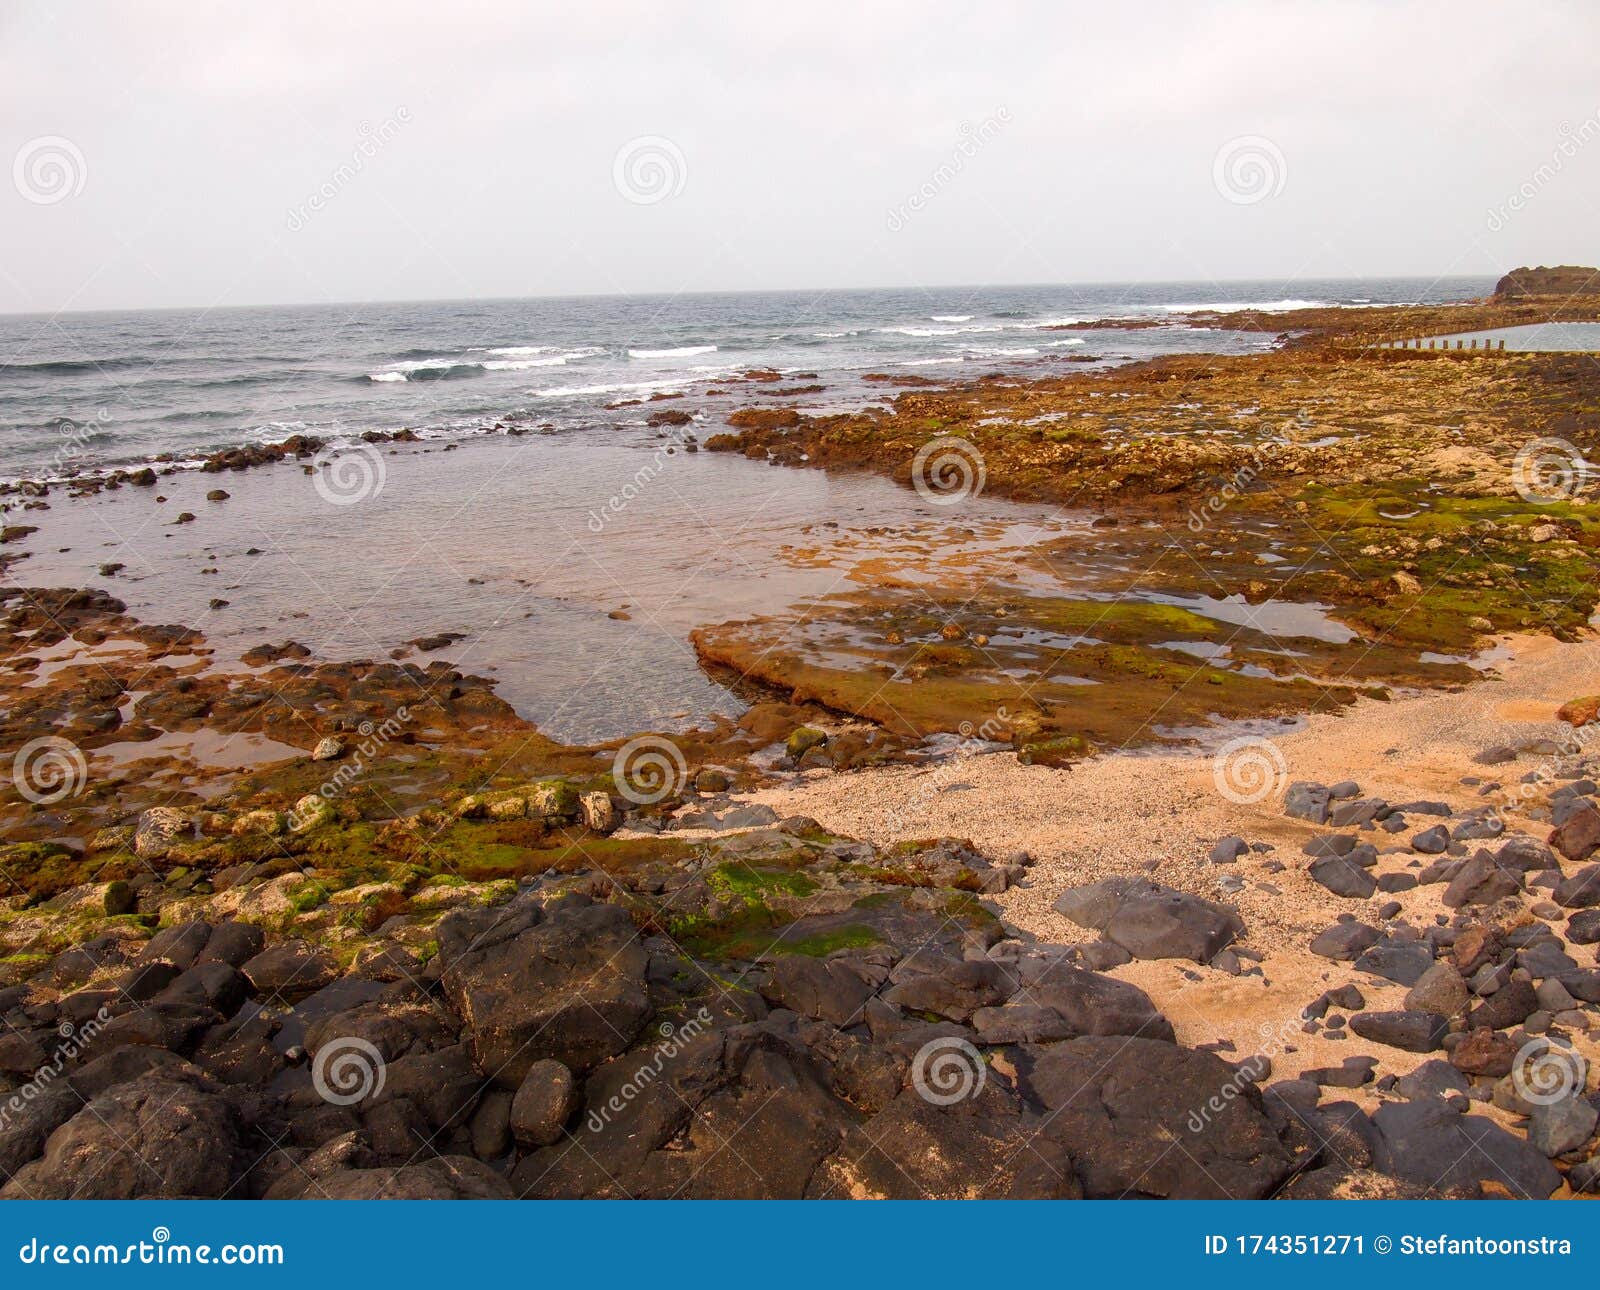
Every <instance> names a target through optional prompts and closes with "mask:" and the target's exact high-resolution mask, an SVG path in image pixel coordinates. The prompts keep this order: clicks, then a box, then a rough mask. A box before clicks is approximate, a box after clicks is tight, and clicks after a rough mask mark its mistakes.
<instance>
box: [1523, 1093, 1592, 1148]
mask: <svg viewBox="0 0 1600 1290" xmlns="http://www.w3.org/2000/svg"><path fill="white" fill-rule="evenodd" d="M1597 1120H1600V1112H1597V1111H1596V1110H1595V1109H1594V1107H1593V1106H1591V1105H1590V1104H1589V1103H1588V1102H1587V1101H1585V1100H1584V1099H1583V1098H1581V1097H1564V1098H1562V1099H1561V1100H1560V1101H1558V1102H1537V1103H1535V1104H1534V1107H1533V1112H1532V1114H1531V1115H1529V1117H1528V1141H1529V1142H1530V1143H1532V1144H1533V1147H1534V1149H1535V1150H1537V1151H1541V1152H1543V1153H1544V1154H1545V1155H1546V1156H1548V1157H1550V1158H1551V1159H1554V1158H1555V1157H1556V1156H1564V1155H1566V1154H1567V1152H1569V1151H1576V1150H1577V1149H1578V1148H1579V1147H1581V1146H1583V1145H1584V1143H1586V1142H1588V1141H1589V1139H1590V1138H1592V1137H1593V1136H1594V1127H1595V1122H1596V1121H1597Z"/></svg>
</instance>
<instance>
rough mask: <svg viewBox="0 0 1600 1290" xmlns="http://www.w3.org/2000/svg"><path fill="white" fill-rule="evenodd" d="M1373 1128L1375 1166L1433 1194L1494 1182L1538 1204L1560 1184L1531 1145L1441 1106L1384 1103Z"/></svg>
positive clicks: (1429, 1102)
mask: <svg viewBox="0 0 1600 1290" xmlns="http://www.w3.org/2000/svg"><path fill="white" fill-rule="evenodd" d="M1372 1123H1373V1126H1374V1127H1375V1128H1376V1129H1377V1133H1378V1139H1377V1143H1376V1147H1375V1150H1374V1152H1373V1163H1374V1165H1375V1166H1376V1167H1377V1168H1378V1169H1379V1170H1381V1171H1383V1172H1384V1173H1387V1174H1392V1175H1394V1176H1395V1177H1396V1178H1401V1179H1404V1180H1406V1181H1407V1182H1413V1183H1417V1184H1419V1185H1420V1186H1422V1187H1425V1188H1427V1189H1429V1190H1430V1191H1433V1192H1447V1191H1451V1190H1454V1189H1457V1188H1467V1189H1471V1190H1474V1191H1475V1190H1476V1189H1477V1188H1478V1187H1479V1186H1480V1185H1481V1184H1482V1183H1484V1182H1493V1183H1496V1184H1498V1185H1500V1186H1502V1187H1507V1188H1509V1189H1510V1190H1511V1192H1512V1194H1514V1195H1516V1196H1521V1197H1529V1198H1532V1199H1535V1200H1543V1199H1545V1198H1546V1197H1548V1196H1549V1195H1550V1194H1551V1193H1552V1192H1553V1191H1555V1189H1556V1188H1557V1187H1559V1186H1560V1185H1561V1175H1560V1174H1558V1173H1557V1172H1556V1171H1555V1168H1554V1167H1553V1166H1552V1165H1551V1164H1550V1162H1549V1161H1548V1160H1547V1159H1546V1158H1545V1157H1544V1156H1543V1155H1542V1154H1541V1153H1540V1152H1539V1151H1538V1150H1537V1149H1536V1148H1535V1147H1533V1146H1532V1145H1531V1144H1530V1143H1528V1142H1526V1141H1525V1140H1523V1139H1522V1138H1519V1137H1516V1136H1515V1135H1513V1134H1510V1133H1507V1132H1506V1131H1505V1130H1504V1129H1502V1128H1500V1127H1499V1126H1498V1125H1496V1124H1494V1123H1492V1122H1491V1121H1489V1120H1487V1119H1484V1118H1483V1117H1481V1116H1472V1115H1463V1114H1461V1113H1460V1112H1459V1111H1457V1110H1455V1109H1454V1108H1452V1107H1450V1106H1448V1105H1446V1104H1445V1103H1444V1102H1442V1101H1436V1100H1429V1099H1422V1100H1418V1101H1415V1102H1388V1103H1385V1104H1384V1105H1383V1106H1380V1107H1379V1108H1378V1109H1377V1110H1376V1111H1375V1112H1374V1113H1373V1116H1372Z"/></svg>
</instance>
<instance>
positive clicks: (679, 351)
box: [628, 345, 717, 358]
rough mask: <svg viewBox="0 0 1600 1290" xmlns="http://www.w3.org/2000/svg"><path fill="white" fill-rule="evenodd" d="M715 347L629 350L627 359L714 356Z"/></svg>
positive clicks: (699, 346)
mask: <svg viewBox="0 0 1600 1290" xmlns="http://www.w3.org/2000/svg"><path fill="white" fill-rule="evenodd" d="M716 352H717V347H716V346H715V345H680V346H678V348H676V349H630V350H629V351H628V357H629V358H692V357H694V355H696V354H715V353H716Z"/></svg>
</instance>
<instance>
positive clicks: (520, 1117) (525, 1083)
mask: <svg viewBox="0 0 1600 1290" xmlns="http://www.w3.org/2000/svg"><path fill="white" fill-rule="evenodd" d="M577 1105H578V1096H577V1092H576V1090H575V1089H574V1088H573V1084H572V1072H571V1071H569V1070H568V1069H567V1068H566V1067H565V1066H563V1065H562V1064H561V1063H560V1062H558V1061H553V1060H551V1059H550V1058H548V1057H547V1058H542V1059H541V1060H539V1061H536V1062H534V1064H533V1065H532V1066H530V1067H529V1068H528V1073H527V1075H525V1076H524V1077H523V1080H522V1083H521V1085H520V1086H519V1087H518V1088H517V1091H516V1093H515V1094H514V1095H513V1097H512V1099H511V1116H510V1121H509V1125H510V1129H511V1136H512V1137H513V1138H515V1139H516V1140H517V1142H518V1143H520V1144H521V1145H522V1146H524V1147H530V1148H532V1147H547V1146H549V1145H550V1144H551V1143H552V1142H555V1141H557V1140H558V1139H559V1138H560V1137H561V1130H562V1129H563V1128H564V1127H565V1126H566V1123H567V1121H568V1120H569V1119H570V1118H571V1117H572V1112H573V1111H574V1110H575V1109H576V1108H577Z"/></svg>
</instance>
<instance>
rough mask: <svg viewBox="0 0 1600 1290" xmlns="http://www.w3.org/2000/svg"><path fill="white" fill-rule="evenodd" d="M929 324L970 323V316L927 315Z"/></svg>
mask: <svg viewBox="0 0 1600 1290" xmlns="http://www.w3.org/2000/svg"><path fill="white" fill-rule="evenodd" d="M928 321H929V322H971V321H972V315H971V314H929V315H928Z"/></svg>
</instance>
